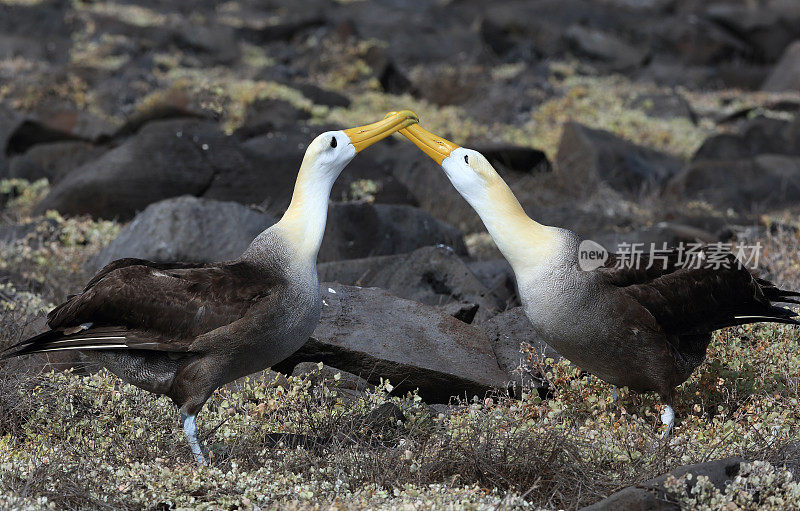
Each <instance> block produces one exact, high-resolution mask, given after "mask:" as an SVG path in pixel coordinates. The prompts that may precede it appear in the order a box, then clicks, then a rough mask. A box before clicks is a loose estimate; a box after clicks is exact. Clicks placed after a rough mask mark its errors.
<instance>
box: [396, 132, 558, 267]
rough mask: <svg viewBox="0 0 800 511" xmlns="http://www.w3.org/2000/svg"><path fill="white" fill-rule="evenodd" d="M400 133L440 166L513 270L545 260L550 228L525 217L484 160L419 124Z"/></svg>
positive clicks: (514, 199) (479, 154)
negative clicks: (477, 216) (476, 214)
mask: <svg viewBox="0 0 800 511" xmlns="http://www.w3.org/2000/svg"><path fill="white" fill-rule="evenodd" d="M400 133H402V134H403V135H404V136H406V137H407V138H408V139H409V140H410V141H412V142H413V143H414V144H415V145H416V146H417V147H419V148H420V149H421V150H422V151H423V152H424V153H425V154H427V155H428V156H430V157H431V158H432V159H433V160H434V161H435V162H436V163H438V164H439V165H441V166H442V169H443V170H444V172H445V174H447V178H448V179H449V180H450V182H451V183H453V186H454V187H455V188H456V190H458V193H460V194H461V195H462V196H463V197H464V199H466V201H467V202H468V203H469V204H470V206H472V208H473V209H474V210H475V211H476V212H477V213H478V215H479V216H480V217H481V220H483V223H484V225H485V226H486V228H487V230H488V231H489V234H490V235H491V236H492V238H493V239H494V241H495V243H496V244H497V246H498V248H499V249H500V250H501V251H502V252H503V255H505V256H506V258H507V259H508V260H509V262H511V265H512V266H513V267H514V271H517V270H520V269H521V268H524V267H527V266H529V265H531V264H537V263H538V262H539V261H542V260H545V259H546V258H547V256H548V255H549V254H550V252H551V251H552V247H553V246H554V242H553V239H554V234H553V231H552V229H550V228H549V227H547V226H543V225H541V224H539V223H537V222H534V221H533V220H531V219H530V218H529V217H528V215H527V214H525V210H524V209H522V206H521V205H520V203H519V201H518V200H517V198H516V197H515V196H514V193H513V192H512V191H511V188H509V187H508V185H507V184H506V182H505V181H503V178H502V177H500V174H498V173H497V171H496V170H494V168H493V167H492V165H491V163H489V160H487V159H486V157H484V156H483V155H482V154H481V153H479V152H478V151H473V150H472V149H466V148H463V147H460V146H458V145H456V144H454V143H452V142H450V141H448V140H446V139H444V138H442V137H439V136H436V135H434V134H433V133H431V132H429V131H427V130H425V129H423V128H422V127H421V126H419V124H414V125H412V126H409V127H408V128H405V129H403V130H400Z"/></svg>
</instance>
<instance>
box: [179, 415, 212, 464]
mask: <svg viewBox="0 0 800 511" xmlns="http://www.w3.org/2000/svg"><path fill="white" fill-rule="evenodd" d="M181 422H183V432H184V433H185V434H186V439H187V440H188V441H189V448H191V449H192V455H193V456H194V460H195V461H196V462H197V464H198V465H200V466H201V467H206V466H208V462H207V461H206V457H205V455H204V454H203V452H204V451H205V452H207V451H206V449H204V448H203V446H202V445H201V444H200V440H198V439H197V422H196V421H195V416H194V415H186V414H184V413H181Z"/></svg>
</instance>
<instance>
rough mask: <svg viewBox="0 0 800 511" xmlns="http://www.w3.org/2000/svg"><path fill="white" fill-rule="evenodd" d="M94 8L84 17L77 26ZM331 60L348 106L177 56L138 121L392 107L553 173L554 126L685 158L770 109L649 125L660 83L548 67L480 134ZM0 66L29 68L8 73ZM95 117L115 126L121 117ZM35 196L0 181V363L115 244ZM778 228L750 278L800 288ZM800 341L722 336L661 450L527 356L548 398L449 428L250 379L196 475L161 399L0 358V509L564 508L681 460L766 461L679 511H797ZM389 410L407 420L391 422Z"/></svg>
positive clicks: (749, 96) (96, 57)
mask: <svg viewBox="0 0 800 511" xmlns="http://www.w3.org/2000/svg"><path fill="white" fill-rule="evenodd" d="M4 2H5V3H11V2H9V0H4ZM14 3H35V0H34V1H31V0H25V1H22V2H20V0H14ZM113 5H114V8H115V9H116V10H115V11H114V12H112V13H110V14H114V15H116V16H118V17H120V18H121V19H124V20H126V21H127V22H129V23H131V24H134V25H151V24H155V25H157V24H159V23H163V22H164V20H163V19H161V18H160V17H159V16H160V15H159V14H157V13H154V12H153V11H150V10H148V9H145V8H139V7H132V6H124V5H122V4H113ZM105 8H107V6H106V5H105V4H94V3H92V2H86V3H85V2H76V9H78V10H79V11H80V10H82V9H86V10H101V9H105ZM82 37H83V36H82V35H81V34H76V36H75V39H76V45H75V48H74V49H73V53H72V55H71V59H72V61H73V62H76V63H80V64H81V65H86V66H90V67H91V66H98V67H104V68H114V69H116V68H117V67H121V66H123V65H124V64H125V57H124V55H123V56H120V55H108V54H106V53H105V52H104V51H103V49H102V48H98V47H94V46H92V45H91V44H89V43H88V42H85V41H83V39H82ZM329 47H330V53H331V55H330V58H331V59H334V58H335V59H339V60H332V61H331V62H329V66H330V69H319V70H315V71H314V73H315V74H314V79H315V80H317V81H318V82H319V83H320V84H321V85H325V86H328V87H330V88H333V89H342V88H347V90H348V92H349V96H350V97H351V98H352V99H353V103H352V105H351V106H350V107H349V108H347V109H344V108H329V107H325V106H320V105H314V104H312V103H311V102H310V101H309V100H308V99H306V98H305V97H304V96H302V95H301V94H299V93H298V92H297V91H296V90H294V89H292V88H290V87H287V86H284V85H280V84H278V83H275V82H272V81H264V80H257V79H255V78H253V75H254V74H255V72H256V71H257V70H258V69H259V68H261V67H263V66H264V64H265V62H268V61H269V56H268V55H266V53H265V52H264V51H263V50H262V49H260V48H257V47H255V46H250V45H246V46H245V47H243V48H242V50H243V54H244V55H245V58H244V59H243V64H242V66H241V67H240V68H238V69H230V68H227V67H218V68H204V69H198V68H192V67H181V65H180V64H179V63H180V56H178V55H173V54H169V53H158V52H156V53H155V54H154V56H153V59H154V61H155V62H157V63H158V64H159V71H158V73H157V74H158V76H156V77H155V79H154V83H155V85H153V86H152V87H153V88H154V90H152V91H151V90H145V91H144V92H143V94H142V96H143V97H142V98H139V106H140V108H141V109H146V108H148V106H149V105H152V104H158V103H159V102H160V101H161V100H162V99H163V98H164V96H168V95H169V94H171V93H176V94H181V93H185V94H186V95H187V96H188V97H191V98H192V99H193V101H197V102H198V103H199V106H200V107H201V108H202V109H203V110H204V111H212V112H215V113H217V114H219V116H220V120H221V122H222V123H223V125H224V127H225V129H226V130H227V131H229V132H232V131H233V130H235V129H236V128H237V127H238V126H239V125H240V124H241V123H242V121H243V115H244V112H245V111H246V107H247V105H248V104H250V103H252V102H254V101H255V100H257V99H263V98H278V99H283V100H286V101H288V102H290V103H292V104H293V105H294V106H296V107H297V108H300V109H303V110H306V111H308V112H309V113H310V114H311V115H312V120H313V122H318V123H334V124H337V125H343V126H353V125H357V124H362V123H363V122H364V121H365V120H369V119H373V118H375V116H376V114H380V113H382V112H385V111H388V110H393V109H396V108H398V107H399V106H402V107H407V108H412V109H414V110H416V111H417V112H419V113H420V114H421V115H422V120H423V122H424V124H425V126H426V127H427V128H429V129H431V130H432V131H434V132H437V133H441V134H442V135H445V136H448V137H450V138H452V139H453V140H457V141H463V142H464V143H467V142H470V141H474V140H483V141H491V142H507V143H516V144H521V145H524V146H532V147H537V148H539V149H542V150H544V151H545V152H546V153H547V154H548V156H549V157H550V158H551V159H552V158H553V157H554V155H555V154H556V149H557V142H558V140H559V137H560V133H561V131H560V130H561V125H562V124H563V122H564V121H565V120H574V121H577V122H581V123H583V124H586V125H588V126H591V127H596V128H602V129H606V130H609V131H611V132H614V133H616V134H619V135H620V136H622V137H624V138H626V139H628V140H631V141H633V142H636V143H640V144H643V145H646V146H649V147H652V148H654V149H658V150H661V151H665V152H667V153H669V154H672V155H675V156H678V157H681V158H688V157H689V155H691V154H692V153H693V151H694V150H695V149H696V148H697V146H698V145H699V144H700V143H701V142H702V140H703V139H704V138H705V137H706V136H707V135H709V134H711V133H713V132H714V131H716V130H717V129H718V128H717V127H716V125H715V124H714V123H713V122H712V121H711V120H709V119H708V118H705V117H702V114H703V113H704V112H712V111H713V112H719V111H720V110H721V107H720V104H722V103H723V102H724V103H725V105H726V106H725V107H724V109H726V110H731V111H733V110H736V109H737V108H741V107H743V106H752V105H759V104H762V103H764V102H765V99H764V98H762V97H761V95H760V93H743V92H741V91H735V93H734V94H733V98H731V97H726V94H727V93H724V92H723V93H708V94H701V93H689V92H685V93H683V94H682V95H683V96H684V97H685V99H686V100H687V101H689V102H690V103H691V106H692V108H693V110H695V111H696V112H698V113H700V114H701V119H700V122H699V123H698V124H697V125H694V124H691V123H689V122H688V121H686V120H685V119H682V120H664V119H656V118H653V117H650V116H648V115H647V113H646V112H644V111H643V110H641V109H637V108H634V107H631V106H630V103H629V98H631V97H635V96H636V95H640V94H648V93H653V92H659V91H658V90H656V89H654V88H653V87H652V86H647V85H641V84H634V83H631V82H630V81H628V80H627V79H625V78H623V77H620V76H607V77H586V76H579V75H577V73H575V69H574V68H575V66H574V65H573V64H570V63H552V67H553V69H554V70H557V71H558V73H554V77H553V78H552V82H553V83H552V86H553V89H554V94H553V96H552V97H551V98H549V99H547V100H546V101H544V102H543V103H542V104H541V105H539V106H538V107H537V108H536V109H535V110H534V111H533V112H532V114H531V116H530V118H529V119H527V120H526V122H523V123H521V124H514V125H511V124H495V125H491V126H490V125H486V124H484V123H479V122H477V121H475V120H474V119H472V118H471V117H470V115H469V112H465V111H463V110H462V109H461V108H460V107H457V106H437V105H434V104H431V103H429V102H427V101H425V100H422V99H417V98H414V97H412V96H410V95H391V94H385V93H382V92H378V90H377V86H376V85H375V84H374V83H371V82H370V81H368V80H367V81H364V82H362V80H363V77H364V76H365V75H367V74H368V71H369V70H368V69H365V66H366V64H365V63H364V62H363V60H361V56H362V55H363V54H364V53H366V51H367V50H368V45H359V46H357V47H354V48H350V49H346V48H344V47H343V46H339V47H337V46H331V45H329ZM13 66H20V67H24V66H26V65H25V64H24V63H22V62H18V61H17V62H5V63H1V64H0V67H3V68H6V69H11V68H12V67H13ZM31 66H33V64H31ZM14 69H16V68H14ZM518 71H519V70H518V69H515V68H514V67H513V66H510V67H501V68H498V69H496V70H495V72H496V73H500V74H502V75H503V76H505V77H513V75H514V73H515V72H518ZM556 75H557V76H558V77H556ZM45 82H46V81H45ZM20 87H22V86H21V85H19V84H17V83H8V84H3V85H2V86H0V99H13V101H12V106H14V107H15V108H17V107H19V108H25V107H28V106H31V105H35V104H36V103H37V102H38V101H40V100H41V99H42V95H48V96H52V97H56V98H60V99H65V100H68V101H71V102H72V103H74V104H77V105H81V106H86V108H88V109H89V110H92V109H93V108H94V107H93V104H92V102H91V98H90V97H89V98H87V90H86V86H85V84H82V83H81V82H80V81H79V80H78V79H77V78H76V79H74V80H66V81H65V83H64V84H63V86H61V87H58V88H57V89H53V90H47V91H42V90H41V89H40V88H38V86H37V87H32V88H31V89H30V91H27V90H21V89H20ZM143 87H145V85H143ZM147 87H150V85H147ZM731 99H735V100H734V101H731ZM96 113H97V114H98V115H101V114H102V113H101V112H96ZM722 113H724V112H722ZM102 115H105V114H102ZM108 120H109V122H111V123H113V124H115V125H119V124H121V122H122V120H123V119H121V118H111V119H108ZM546 179H550V181H547V180H545V181H538V182H537V183H533V182H530V181H526V182H521V183H518V184H517V185H516V189H517V191H518V192H519V194H520V196H521V197H522V198H523V199H525V198H526V197H533V199H534V201H538V200H539V199H542V200H544V199H546V191H547V190H546V189H547V187H548V186H551V185H557V184H558V183H557V182H556V181H557V179H558V178H557V177H551V178H546ZM537 188H538V189H537ZM46 189H47V184H46V183H44V182H39V183H34V184H33V185H31V184H28V183H22V182H11V181H4V182H2V183H0V200H3V199H6V198H8V200H9V202H7V203H6V204H5V209H4V210H3V211H2V213H0V215H2V219H1V220H2V221H0V225H24V224H30V225H32V229H31V232H30V234H29V235H27V236H26V237H25V238H24V240H23V241H22V242H20V243H15V244H12V245H4V244H0V277H3V279H2V280H0V347H3V346H5V345H7V344H9V343H12V342H14V341H16V340H19V339H21V337H22V336H23V335H25V333H26V331H27V330H28V329H29V325H30V324H31V323H32V322H33V321H35V319H36V318H37V317H39V319H40V318H41V314H42V311H44V310H46V309H48V308H49V306H50V305H51V304H52V303H55V302H57V301H59V300H62V299H63V298H64V297H65V296H66V295H67V294H68V293H71V292H74V291H75V290H76V289H79V288H80V287H81V285H82V284H83V283H84V282H85V279H86V275H85V272H84V270H83V264H84V263H85V261H86V259H87V258H88V257H89V256H90V255H91V254H92V253H94V252H95V251H96V250H98V249H99V248H100V247H101V246H103V245H104V244H105V243H107V242H108V241H109V240H110V239H112V238H113V237H114V235H115V234H116V233H117V232H118V230H119V227H120V226H119V225H118V224H116V223H114V222H97V221H92V220H90V219H87V218H72V219H64V218H61V217H60V216H58V215H53V214H51V215H48V216H46V217H31V216H30V210H31V205H32V204H35V203H36V201H37V200H38V199H39V198H41V197H42V196H43V194H44V193H45V191H46ZM356 192H358V193H368V192H369V190H366V191H357V190H354V193H356ZM432 193H436V194H437V196H436V200H435V201H434V200H430V201H428V202H431V203H434V202H435V203H436V204H438V205H439V206H438V207H439V208H440V209H441V211H432V213H434V214H436V215H437V216H440V217H446V211H447V210H448V209H450V208H452V207H453V204H452V203H451V202H448V201H453V200H460V198H457V197H456V195H455V194H454V193H450V194H449V195H446V196H444V195H441V194H440V190H432ZM443 197H444V198H443ZM420 199H421V200H422V201H423V202H425V198H424V197H422V198H420ZM620 207H622V206H620ZM629 207H634V206H629ZM471 218H472V222H474V223H470V224H468V225H470V226H472V227H475V229H473V231H475V230H477V228H476V227H477V226H478V225H479V224H477V217H471ZM777 220H778V221H777V222H776V224H775V225H778V224H780V225H781V226H783V227H776V228H775V229H769V230H768V232H767V234H766V237H762V238H759V239H760V241H761V242H762V243H763V244H764V246H765V247H766V249H765V251H764V257H765V258H766V261H765V264H764V265H763V266H764V268H765V269H766V270H767V271H768V273H769V276H770V277H772V278H774V279H775V280H776V281H777V282H780V283H781V284H782V285H784V286H787V287H792V288H795V289H796V288H800V235H798V230H797V229H794V228H792V227H791V226H792V225H793V224H796V223H797V220H796V218H791V217H787V218H780V219H777ZM468 234H469V235H470V239H472V240H474V245H482V246H484V245H490V243H489V242H488V241H487V240H486V235H485V233H482V232H468ZM489 248H490V247H489ZM487 253H491V250H490V249H487ZM6 274H8V275H9V276H11V277H13V279H10V280H9V279H6V278H5V276H6ZM20 290H22V291H20ZM37 315H38V316H37ZM798 335H800V334H799V333H798V330H797V329H794V328H791V327H784V326H771V325H766V326H765V325H759V326H745V327H739V328H733V329H729V330H726V331H722V332H719V333H718V334H717V335H716V337H715V340H714V342H713V343H712V345H711V347H710V350H709V356H708V362H707V363H706V364H704V365H703V366H702V367H701V368H700V369H699V370H698V371H697V372H696V373H695V374H694V375H693V377H692V378H691V379H690V380H689V381H688V382H686V383H685V384H684V385H683V386H682V387H681V388H680V389H679V393H678V404H677V406H676V413H677V417H678V422H677V427H676V430H675V431H674V433H673V435H672V437H671V439H670V441H669V442H668V443H664V442H662V441H660V439H659V438H660V427H661V424H660V421H659V419H658V414H659V410H658V400H657V398H656V397H655V396H650V395H645V396H642V395H631V394H629V393H628V392H627V391H625V390H624V389H623V390H622V391H621V396H620V400H619V401H618V402H613V400H612V399H611V388H610V386H609V385H607V384H605V383H603V382H601V381H599V380H598V379H597V378H595V377H593V376H590V375H586V374H583V373H581V372H580V371H579V370H577V369H576V368H574V367H572V366H570V365H568V364H565V363H561V364H550V363H547V361H540V360H539V359H538V356H537V354H535V353H531V363H534V364H538V365H540V366H541V368H542V371H543V373H544V377H545V379H546V380H547V382H548V385H549V392H548V396H547V399H544V400H542V399H541V397H540V396H539V393H538V392H536V391H533V390H529V391H528V392H527V393H526V394H525V396H524V397H523V399H521V400H519V401H516V400H510V399H507V398H503V397H501V396H481V397H480V398H478V399H475V400H473V399H470V400H468V401H465V402H460V403H454V404H453V406H451V407H450V408H449V409H448V410H447V413H442V414H440V413H439V412H438V411H435V410H433V409H432V408H431V407H429V406H427V405H426V404H424V403H422V402H421V401H420V400H419V398H418V397H417V396H415V395H413V394H412V395H408V396H395V395H393V394H392V393H391V392H390V389H391V385H390V384H389V382H387V383H386V384H385V385H384V386H383V387H381V388H379V389H377V390H375V391H372V392H370V393H368V394H367V396H366V397H364V398H362V399H360V400H358V401H357V402H355V403H353V402H350V401H349V400H348V399H346V396H337V392H336V389H335V386H336V384H335V381H331V382H327V383H326V384H325V385H323V386H322V387H318V386H315V385H314V384H313V383H312V380H313V378H310V377H307V378H291V379H290V380H289V383H288V384H284V385H280V384H279V382H278V381H275V380H273V379H271V378H269V377H267V376H265V375H260V376H253V377H251V378H249V379H246V380H244V381H241V382H238V384H236V385H234V386H230V387H229V388H225V389H222V390H220V391H218V392H217V393H216V394H215V395H214V396H213V398H212V399H211V400H210V401H209V403H208V405H207V406H206V408H205V410H204V412H203V413H202V414H201V415H200V428H201V434H202V435H204V436H205V441H206V443H207V444H208V445H209V446H211V447H212V450H213V453H214V454H213V458H212V459H213V463H212V466H211V468H207V469H206V468H198V467H196V466H195V465H194V463H193V461H192V458H191V455H190V453H189V449H188V448H187V446H186V442H185V439H184V437H183V432H182V430H181V428H180V426H179V424H178V419H177V414H176V411H175V409H174V407H173V406H172V404H171V403H170V402H169V401H168V400H166V399H164V398H158V397H155V396H153V395H150V394H148V393H146V392H143V391H140V390H138V389H136V388H134V387H131V386H129V385H126V384H123V383H121V382H120V381H119V380H118V379H117V378H115V377H113V376H111V375H109V374H108V373H106V372H99V373H95V374H91V375H85V374H79V373H78V372H43V371H40V370H38V369H36V368H37V367H40V366H41V365H40V364H36V363H34V362H31V361H25V360H22V361H20V360H11V361H4V362H0V508H2V509H7V508H8V509H12V508H13V509H41V508H55V509H85V508H89V509H106V508H110V509H158V510H161V509H173V508H181V507H184V508H186V507H191V508H200V509H202V508H206V509H255V508H256V507H258V508H264V507H272V506H283V507H287V508H290V509H312V508H315V509H316V508H318V507H327V506H332V507H336V508H344V509H349V508H363V507H370V508H417V507H424V508H437V509H444V508H462V507H465V508H484V509H496V508H498V507H513V506H520V507H530V508H533V509H538V508H545V509H559V508H561V509H576V508H578V507H580V506H582V505H587V504H590V503H593V502H596V501H598V500H600V499H602V498H603V497H605V496H607V495H609V494H611V493H613V492H615V491H617V490H619V489H622V488H624V487H627V486H629V485H631V484H634V483H637V482H641V481H645V480H647V479H650V478H652V477H654V476H656V475H659V474H663V473H665V472H667V471H669V470H671V469H673V468H675V467H676V466H679V465H685V464H689V463H695V462H701V461H709V460H713V459H717V458H720V457H724V456H730V455H740V456H743V457H744V458H746V459H748V460H753V461H757V462H756V463H753V464H752V465H751V466H748V467H746V468H745V469H744V470H743V471H742V473H741V474H740V476H739V477H737V479H736V481H734V484H733V485H732V486H731V487H730V488H728V489H727V490H726V491H724V492H720V491H717V490H713V489H711V488H709V487H707V486H705V485H702V484H701V485H697V486H696V488H697V489H696V491H695V492H693V493H691V494H686V493H684V494H682V496H681V497H680V502H681V503H682V504H683V505H684V506H686V507H692V508H697V509H720V508H721V507H722V506H723V505H729V503H731V502H733V503H735V505H736V506H738V507H730V506H729V508H730V509H757V508H769V507H770V506H772V509H790V508H791V506H794V509H800V504H798V502H800V489H798V484H797V482H796V481H797V480H798V477H800V474H799V473H798V472H800V466H799V465H800V462H798V454H797V452H798V451H797V449H796V448H795V449H794V450H791V449H790V448H788V446H791V445H796V444H797V443H798V442H800V346H798ZM395 407H397V408H399V409H401V410H402V411H403V413H404V415H405V420H404V421H400V422H398V420H397V417H396V416H395V415H394V414H392V413H390V412H391V411H392V410H396V409H397V408H395ZM792 477H793V479H792ZM793 481H795V482H793ZM670 484H672V485H673V486H674V488H675V489H676V491H677V492H678V493H681V492H682V491H683V488H685V486H683V484H682V481H672V482H671V483H670Z"/></svg>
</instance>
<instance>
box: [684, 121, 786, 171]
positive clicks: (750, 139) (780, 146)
mask: <svg viewBox="0 0 800 511" xmlns="http://www.w3.org/2000/svg"><path fill="white" fill-rule="evenodd" d="M798 126H800V122H798V121H795V122H794V123H791V122H789V121H785V120H782V119H774V118H771V117H764V116H759V117H755V118H753V119H749V120H748V121H747V122H745V123H744V125H743V126H742V127H741V128H740V130H739V133H722V134H719V135H713V136H711V137H708V138H707V139H706V140H704V141H703V144H702V145H701V146H700V148H699V149H698V150H697V151H696V152H695V154H694V156H692V160H693V161H699V160H736V159H740V158H748V157H753V156H756V155H759V154H763V153H775V154H794V155H800V129H798Z"/></svg>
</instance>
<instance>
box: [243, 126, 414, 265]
mask: <svg viewBox="0 0 800 511" xmlns="http://www.w3.org/2000/svg"><path fill="white" fill-rule="evenodd" d="M416 122H417V115H416V114H415V113H414V112H412V111H410V110H403V111H400V112H395V113H394V114H393V115H392V116H387V117H386V118H384V119H383V120H382V121H378V122H376V123H372V124H368V125H366V126H359V127H357V128H351V129H346V130H341V131H328V132H325V133H323V134H321V135H319V136H318V137H317V138H315V139H314V140H313V141H312V142H311V144H309V146H308V149H306V153H305V155H304V156H303V163H302V164H301V165H300V171H299V173H298V175H297V182H296V183H295V186H294V193H293V194H292V201H291V203H290V204H289V208H288V209H287V210H286V213H284V215H283V218H281V220H280V222H278V223H277V224H275V226H273V227H272V228H271V229H269V231H271V232H274V233H276V234H278V235H279V236H280V237H281V238H283V239H284V240H285V241H286V242H288V245H289V247H288V248H289V249H290V250H291V252H292V253H293V255H295V256H296V257H295V258H296V259H297V261H298V262H300V263H303V264H308V263H311V264H313V263H314V262H315V261H316V258H317V252H319V247H320V245H321V243H322V235H323V233H324V231H325V221H326V219H327V212H328V199H329V197H330V193H331V189H332V188H333V183H334V182H335V181H336V178H338V177H339V174H341V173H342V170H344V168H345V167H346V166H347V164H348V163H350V161H351V160H352V159H353V158H354V157H355V156H356V154H357V153H358V152H359V151H362V150H363V149H366V148H367V147H369V146H370V145H372V144H374V143H375V142H378V141H380V140H383V139H384V138H386V137H388V136H389V135H391V134H392V133H394V132H395V131H397V130H399V129H402V128H405V127H408V126H409V125H411V124H414V123H416ZM259 238H262V237H261V236H259ZM259 238H256V240H255V241H254V242H253V243H254V245H251V247H254V246H255V245H257V243H258V242H259ZM249 250H250V249H248V251H249Z"/></svg>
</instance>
